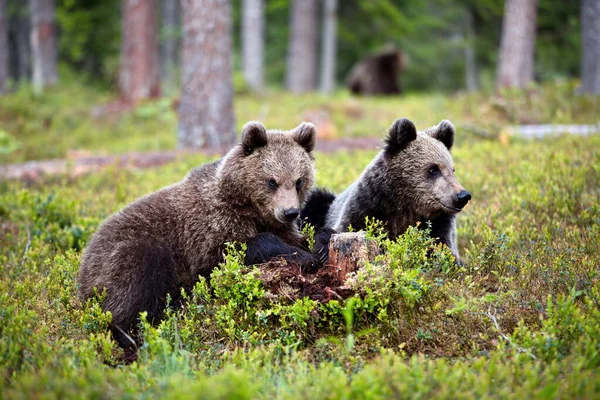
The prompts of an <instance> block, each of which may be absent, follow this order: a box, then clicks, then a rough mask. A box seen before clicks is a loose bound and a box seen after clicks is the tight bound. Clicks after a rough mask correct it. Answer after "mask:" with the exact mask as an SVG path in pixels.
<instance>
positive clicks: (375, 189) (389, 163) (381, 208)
mask: <svg viewBox="0 0 600 400" xmlns="http://www.w3.org/2000/svg"><path fill="white" fill-rule="evenodd" d="M454 134H455V131H454V126H453V125H452V124H451V123H450V122H449V121H442V122H440V123H439V125H437V126H434V127H432V128H429V129H427V130H426V131H425V132H417V129H416V128H415V125H414V124H413V123H412V122H411V121H410V120H408V119H404V118H402V119H398V120H396V122H394V124H393V125H392V127H391V128H390V129H389V133H388V137H387V139H386V145H385V147H384V149H383V151H382V152H380V153H379V154H378V155H377V156H376V157H375V159H374V160H373V161H371V163H370V164H369V165H368V166H367V167H366V168H365V170H364V171H363V173H362V175H361V176H360V178H358V180H357V181H355V182H354V183H353V184H352V185H350V187H349V188H348V189H346V190H345V191H344V192H343V193H341V194H340V195H338V196H337V197H336V196H335V195H334V194H332V193H330V192H328V191H326V190H323V189H316V190H314V191H313V192H312V193H311V194H310V195H309V199H308V201H307V203H306V206H305V208H304V209H303V210H302V214H301V216H300V218H301V221H302V223H310V224H312V225H313V226H315V228H316V229H320V228H322V227H327V228H332V229H334V230H336V231H338V232H345V231H347V230H348V226H350V225H351V226H352V228H353V229H354V230H362V229H365V218H366V217H370V218H375V219H377V220H379V221H382V222H383V223H384V224H385V227H386V228H387V232H388V234H389V237H390V238H391V239H395V238H396V237H398V236H399V235H401V234H402V233H404V232H405V231H406V229H407V228H408V227H409V226H411V225H415V224H416V223H417V222H420V223H421V226H422V227H426V226H427V224H426V223H427V222H430V223H431V236H432V237H434V238H437V241H438V242H441V243H444V244H445V245H446V246H448V247H449V248H450V250H451V251H452V254H454V257H455V258H456V262H457V263H460V262H461V261H460V256H459V254H458V247H457V245H456V215H457V214H458V213H459V212H460V211H462V209H463V207H464V206H465V205H466V204H467V203H468V202H469V200H471V194H470V193H469V192H468V191H466V190H465V188H464V187H463V186H462V185H461V184H460V183H459V182H458V181H457V180H456V178H455V177H454V162H453V160H452V156H451V155H450V149H451V148H452V145H453V144H454Z"/></svg>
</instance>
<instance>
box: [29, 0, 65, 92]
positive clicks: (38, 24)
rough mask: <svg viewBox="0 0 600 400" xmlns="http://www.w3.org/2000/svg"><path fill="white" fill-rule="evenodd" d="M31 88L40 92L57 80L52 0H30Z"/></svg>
mask: <svg viewBox="0 0 600 400" xmlns="http://www.w3.org/2000/svg"><path fill="white" fill-rule="evenodd" d="M29 6H30V8H31V55H32V64H33V77H32V81H33V89H34V91H35V92H36V93H41V92H42V91H43V90H44V88H45V87H47V86H52V85H54V84H56V82H57V81H58V73H57V70H56V55H57V54H56V29H55V26H54V18H55V15H54V0H30V2H29Z"/></svg>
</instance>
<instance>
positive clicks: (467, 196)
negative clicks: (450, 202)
mask: <svg viewBox="0 0 600 400" xmlns="http://www.w3.org/2000/svg"><path fill="white" fill-rule="evenodd" d="M456 198H457V200H458V202H457V203H458V205H459V206H460V208H463V207H464V206H466V205H467V203H468V202H469V200H471V193H469V192H468V191H466V190H461V191H460V192H459V193H458V194H457V195H456Z"/></svg>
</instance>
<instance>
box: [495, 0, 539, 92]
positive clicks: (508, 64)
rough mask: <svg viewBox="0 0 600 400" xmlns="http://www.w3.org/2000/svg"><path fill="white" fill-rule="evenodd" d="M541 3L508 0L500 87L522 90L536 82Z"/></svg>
mask: <svg viewBox="0 0 600 400" xmlns="http://www.w3.org/2000/svg"><path fill="white" fill-rule="evenodd" d="M537 5H538V0H506V3H505V4H504V18H503V21H502V38H501V40H500V59H499V64H498V77H497V81H496V86H497V87H512V88H523V87H525V86H526V85H527V84H528V83H530V82H531V81H533V73H534V49H535V31H536V21H537Z"/></svg>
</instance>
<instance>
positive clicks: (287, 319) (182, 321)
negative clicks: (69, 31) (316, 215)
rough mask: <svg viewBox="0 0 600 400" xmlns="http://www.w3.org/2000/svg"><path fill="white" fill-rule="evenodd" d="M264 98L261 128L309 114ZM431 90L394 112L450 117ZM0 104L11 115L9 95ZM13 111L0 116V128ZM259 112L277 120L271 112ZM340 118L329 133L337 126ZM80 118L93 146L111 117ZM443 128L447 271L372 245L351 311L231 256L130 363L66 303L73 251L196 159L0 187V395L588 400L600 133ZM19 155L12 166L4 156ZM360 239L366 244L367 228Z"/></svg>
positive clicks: (424, 246)
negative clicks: (451, 247)
mask: <svg viewBox="0 0 600 400" xmlns="http://www.w3.org/2000/svg"><path fill="white" fill-rule="evenodd" d="M541 90H544V89H541ZM557 90H558V89H557ZM23 93H24V92H19V93H17V94H15V95H14V96H17V97H18V96H24V94H23ZM97 95H98V94H97ZM511 95H512V94H511ZM49 96H64V97H65V98H66V97H69V96H68V94H64V93H63V94H61V93H60V92H57V93H55V94H53V95H49ZM98 96H100V95H98ZM273 96H275V97H269V101H271V100H272V99H275V98H279V100H280V101H279V103H280V104H282V105H283V104H287V103H286V102H289V104H290V107H292V105H293V107H294V108H291V109H292V110H294V111H289V110H288V111H289V113H290V114H289V115H292V113H294V114H293V115H294V116H293V117H290V116H288V117H287V118H288V119H285V120H284V118H286V117H285V115H284V112H283V111H282V112H281V116H280V117H277V118H281V123H282V124H284V123H285V125H286V126H291V125H293V123H295V122H293V123H292V121H291V120H290V118H296V117H297V118H298V121H299V120H300V119H301V116H298V114H296V113H300V112H301V111H302V110H304V109H305V107H308V106H305V105H304V106H303V105H300V103H301V101H300V100H299V101H298V103H295V102H294V101H293V99H292V98H291V97H289V96H287V95H284V94H279V93H276V94H273ZM338 96H339V100H340V101H339V102H338V101H336V100H334V101H331V102H330V101H326V100H324V99H322V98H320V97H319V96H316V95H313V96H307V97H306V99H310V101H311V102H312V101H315V102H317V100H318V102H322V103H319V104H326V105H328V106H329V107H331V108H332V109H334V110H342V109H343V107H345V106H344V104H348V103H349V102H359V103H360V104H366V105H367V106H365V107H366V109H367V110H368V111H365V112H372V113H373V116H371V117H369V118H373V120H375V119H376V120H377V121H378V122H377V124H378V125H376V126H377V129H376V130H379V131H381V130H382V129H384V127H385V126H387V125H388V124H390V123H391V121H392V120H393V119H394V118H395V117H396V116H398V115H396V114H393V113H392V111H393V110H395V109H396V106H395V103H396V100H393V101H392V100H389V99H373V100H367V99H361V100H355V99H351V98H348V97H345V95H343V94H339V95H338ZM478 96H482V97H481V98H484V97H483V95H472V96H471V95H469V96H466V95H464V97H460V96H459V97H458V98H459V99H462V100H460V101H462V102H463V103H460V102H457V103H456V104H454V105H453V106H450V107H449V109H450V110H451V111H450V112H458V113H459V114H457V116H459V117H460V118H459V119H460V120H464V121H467V120H468V119H469V118H475V119H476V118H478V117H476V114H473V115H469V114H468V113H466V112H464V110H462V109H461V107H464V104H466V102H469V103H472V104H477V102H478V101H477V100H476V99H477V98H478ZM514 96H515V101H517V100H519V99H520V98H519V97H518V96H516V95H514ZM558 97H559V96H557V98H558ZM435 98H438V97H436V96H415V97H408V98H407V99H403V100H398V102H406V103H404V104H406V105H407V107H408V104H409V102H410V104H412V106H411V107H413V108H410V110H411V112H412V111H413V110H414V114H416V115H417V117H415V116H414V115H412V114H410V113H408V112H407V113H406V114H405V113H404V112H401V113H400V114H402V115H406V116H408V117H410V118H413V119H415V120H416V119H417V118H422V120H423V121H425V122H423V124H424V125H427V124H433V123H435V122H437V120H438V119H441V118H445V117H446V118H447V117H448V115H435V114H431V115H429V114H427V113H426V112H425V110H426V108H427V107H426V106H424V105H423V104H427V102H430V101H433V100H432V99H435ZM336 99H337V98H336ZM439 99H440V100H439V101H440V102H441V104H446V105H448V104H451V103H453V101H454V99H453V98H444V97H439ZM486 99H487V100H486V101H489V102H491V101H492V100H490V99H489V98H486ZM2 101H3V102H8V103H11V102H13V104H17V101H16V100H15V99H14V98H13V99H10V98H9V99H4V100H2ZM65 101H66V100H65ZM261 101H262V100H259V101H257V100H255V101H254V102H252V101H251V100H250V99H249V98H248V99H245V100H244V99H242V100H240V101H239V102H238V107H241V105H242V104H244V102H247V103H248V105H247V107H248V109H249V110H250V109H252V110H255V111H251V110H250V111H248V114H249V115H250V114H251V113H252V112H257V111H256V110H260V105H259V104H260V103H261ZM519 101H520V100H519ZM523 101H524V100H523ZM588 101H591V100H589V99H587V100H586V99H585V98H584V99H581V102H582V103H581V104H583V103H585V102H588ZM482 102H483V100H482ZM551 102H552V101H551V100H547V99H545V100H542V103H545V104H549V103H551ZM44 104H46V106H47V107H50V108H51V107H56V109H55V111H54V113H55V114H56V115H63V113H65V114H66V113H68V111H66V110H63V109H62V108H59V107H58V106H53V105H52V104H51V102H46V103H44ZM156 104H158V103H156ZM310 104H313V103H310ZM581 104H580V105H566V106H565V107H571V108H572V109H575V107H581V108H578V109H577V110H580V111H581V110H583V111H582V114H581V115H579V114H578V113H577V118H575V117H573V116H571V117H569V118H571V120H575V121H582V122H584V117H585V118H591V116H590V114H586V113H585V112H584V111H585V110H586V108H585V107H584V105H581ZM23 107H25V105H23ZM482 107H483V106H482ZM531 107H534V108H535V107H538V108H539V106H537V105H531ZM31 108H32V109H33V108H35V107H31ZM83 109H84V107H82V110H83ZM562 109H564V107H563V108H562ZM36 110H37V109H36ZM418 110H422V112H423V114H419V111H418ZM452 110H459V111H452ZM461 110H462V111H461ZM36 112H41V111H40V110H37V111H36ZM49 112H50V111H49ZM81 112H82V113H84V111H81ZM86 112H87V111H86ZM387 112H389V113H390V115H387ZM439 112H440V114H441V111H439ZM519 112H522V111H519ZM11 113H12V111H7V109H6V108H2V111H0V114H2V121H6V119H5V116H6V115H8V114H11ZM375 113H381V114H375ZM240 114H242V113H241V112H240V113H238V115H240ZM11 115H12V114H11ZM269 115H271V116H272V118H273V120H272V121H273V122H272V123H273V124H274V125H275V124H276V123H277V122H276V121H277V120H276V117H275V115H278V114H275V111H274V110H273V114H271V112H269ZM335 115H337V114H335ZM340 115H341V114H340ZM340 115H338V117H339V118H340V121H341V122H340V124H342V123H344V124H348V125H351V124H352V119H351V117H346V118H342V117H340ZM523 115H524V114H523ZM586 115H587V117H586ZM78 118H79V117H78ZM85 118H87V117H81V119H82V120H85ZM127 118H131V119H132V120H133V119H136V118H139V117H136V116H127V117H123V118H122V119H121V120H119V121H117V122H114V124H116V125H115V126H120V128H119V129H126V126H127V124H132V125H136V124H135V123H133V122H132V121H130V122H129V123H127V124H125V122H123V121H124V120H126V119H127ZM268 118H271V117H268ZM268 118H267V124H269V123H270V122H269V119H268ZM427 118H431V120H429V119H427ZM457 118H458V117H457ZM56 119H59V117H56ZM451 119H456V118H451ZM78 120H79V119H78ZM551 120H552V121H558V120H560V118H558V117H556V118H554V119H551ZM160 121H161V117H157V116H156V115H154V116H153V117H148V120H147V122H145V124H146V125H145V126H146V127H154V128H153V129H157V130H160V129H159V128H158V126H162V125H161V124H162V122H160ZM495 121H498V123H500V121H503V123H507V120H506V119H504V120H502V119H500V118H499V119H497V120H495ZM561 121H562V120H561ZM563 122H566V121H563ZM587 122H589V121H587ZM86 123H89V124H90V125H89V127H90V128H89V129H90V130H91V131H90V132H94V135H96V134H98V135H101V133H98V132H105V130H107V129H108V126H109V125H110V123H109V122H99V123H98V126H96V124H95V123H94V122H93V120H92V119H90V120H89V121H88V122H86ZM361 123H366V122H365V121H362V120H361ZM56 124H58V122H56ZM121 124H124V125H121ZM336 124H337V123H336ZM54 125H55V124H54V123H53V124H52V126H54ZM420 125H421V124H420ZM130 126H131V125H130ZM164 126H167V125H164ZM340 126H341V125H340ZM5 129H6V126H5ZM51 129H54V128H51ZM132 129H133V131H134V132H136V134H137V132H139V131H138V130H137V129H140V131H141V130H142V129H141V128H137V127H136V128H135V129H134V128H132ZM31 132H32V133H31V134H32V135H34V136H35V135H38V136H39V137H42V136H43V132H39V130H38V129H32V131H31ZM153 132H155V131H153ZM363 132H364V134H368V133H367V131H366V129H365V131H363ZM357 134H361V132H358V133H357ZM458 135H459V137H458V138H457V145H456V146H455V149H454V150H453V155H454V160H455V164H456V168H457V172H456V175H457V178H458V180H459V181H460V182H461V183H462V184H463V185H464V186H465V187H466V188H467V189H468V190H469V191H470V192H471V193H473V196H474V198H473V200H472V202H470V203H469V205H468V206H467V208H466V209H465V210H464V211H463V213H461V215H460V217H459V222H458V237H459V248H460V251H461V254H462V255H463V259H464V261H465V266H463V267H460V268H459V267H456V266H455V265H454V264H453V263H452V262H451V259H450V257H449V255H448V251H447V249H444V248H441V247H437V246H435V245H434V244H433V243H432V242H431V240H429V239H428V237H426V236H425V235H423V234H422V232H421V231H418V230H409V231H408V232H407V233H406V234H405V235H404V236H402V237H401V238H399V240H398V241H396V242H391V241H388V240H386V239H384V238H379V241H380V245H381V246H382V247H383V248H384V249H385V250H386V252H385V253H384V255H382V256H381V257H379V258H378V259H377V260H376V261H375V262H373V263H371V264H368V265H365V266H364V267H363V268H362V269H361V272H360V273H358V274H357V275H356V277H355V278H354V279H353V282H352V285H353V287H354V288H355V289H357V294H356V295H355V296H353V297H352V298H351V299H350V300H347V301H345V302H341V301H337V300H333V301H330V302H329V303H326V304H319V303H316V302H313V301H310V300H307V299H303V300H298V301H293V302H292V301H287V302H286V301H284V300H282V299H279V300H277V301H272V300H270V299H271V297H270V296H269V295H268V293H267V292H266V289H265V288H264V287H263V286H261V284H260V281H259V280H258V279H257V277H256V274H255V273H254V272H253V271H252V269H248V268H244V267H242V266H241V262H240V261H241V259H240V258H241V257H242V256H241V255H240V254H238V253H237V252H235V251H232V252H230V253H229V255H228V257H227V260H226V263H225V264H224V265H222V266H221V267H220V268H219V269H218V270H216V272H215V273H213V275H212V276H211V278H210V283H211V284H212V285H213V287H214V288H216V289H215V290H209V289H208V286H207V282H204V281H200V282H199V284H198V285H196V287H195V288H194V290H193V292H192V293H188V294H187V296H188V301H187V303H186V304H185V306H184V307H182V308H175V309H170V310H169V312H168V313H167V316H166V318H165V320H164V321H163V323H161V324H160V325H158V326H151V325H149V324H147V323H143V331H144V337H145V344H144V346H143V347H142V349H141V351H140V360H139V362H137V363H134V364H133V365H130V366H120V365H118V363H117V359H116V357H117V356H118V354H119V351H118V349H117V348H116V345H115V344H114V343H113V342H112V341H111V338H110V335H109V334H108V332H107V330H106V327H107V324H108V323H109V321H110V315H107V314H104V313H102V310H101V307H100V305H99V302H98V301H89V302H87V303H86V304H84V303H82V302H81V301H80V300H79V299H78V298H77V295H76V291H77V287H76V274H77V271H78V268H79V258H80V253H81V250H82V248H83V247H84V245H85V243H86V242H87V241H88V240H89V238H90V236H91V235H92V233H93V232H94V231H95V230H96V229H97V227H98V225H99V223H100V222H101V221H102V220H103V219H104V218H106V217H107V216H108V215H110V214H111V213H113V212H115V211H116V210H118V209H119V208H121V207H122V206H124V205H125V204H127V203H128V202H130V201H132V200H134V199H136V198H137V197H139V196H142V195H144V194H146V193H149V192H151V191H153V190H156V189H158V188H160V187H162V186H164V185H168V184H171V183H173V182H175V181H177V180H179V179H181V178H182V177H183V176H184V175H185V173H186V172H187V171H188V170H189V169H190V168H192V167H193V166H195V165H198V164H199V163H203V162H206V161H208V159H207V158H206V157H204V156H202V155H198V154H196V155H188V156H186V157H184V158H182V159H181V160H180V161H178V162H177V163H174V164H170V165H167V166H164V167H160V168H156V169H149V170H135V171H124V170H117V169H114V168H113V169H110V168H109V169H106V170H103V171H101V172H99V173H97V174H94V175H89V176H84V177H80V178H77V179H73V178H68V177H53V178H47V179H46V180H44V181H41V182H37V183H21V182H0V247H1V248H2V253H0V336H1V337H2V340H1V341H0V397H2V398H32V397H33V398H37V397H40V398H88V397H89V398H114V397H123V398H175V399H177V398H189V397H202V398H214V399H223V398H238V399H246V398H247V399H250V398H281V399H288V398H289V399H292V398H294V399H295V398H331V399H335V398H343V399H351V398H357V399H358V398H360V399H362V398H372V399H375V398H391V397H415V398H527V397H529V398H544V399H545V398H548V399H550V398H553V399H554V398H596V397H598V395H599V393H600V291H599V287H600V285H599V283H600V282H599V281H600V268H599V265H600V253H599V252H598V240H599V238H600V207H599V206H598V198H600V137H599V136H598V135H596V136H590V137H585V138H581V137H567V136H565V137H557V138H548V139H545V140H542V141H522V140H513V141H511V142H509V143H501V142H499V141H483V140H480V139H476V138H474V137H471V136H468V135H467V134H465V133H464V132H462V131H459V133H458ZM118 136H119V135H116V137H118ZM141 138H142V135H140V136H139V140H140V141H139V143H143V140H142V139H141ZM19 140H20V139H19ZM72 140H73V143H75V142H77V139H76V138H75V136H73V139H72ZM119 140H122V141H121V143H120V144H115V143H112V140H107V139H106V138H105V139H104V140H102V141H99V142H98V143H102V145H103V146H107V147H105V151H124V150H130V148H129V143H134V142H127V140H124V139H116V141H117V142H118V141H119ZM132 140H133V139H132ZM136 140H138V139H136ZM65 141H66V139H65ZM20 143H21V146H25V147H21V150H19V151H23V149H24V148H28V147H27V146H31V149H32V150H30V153H28V154H30V155H33V154H43V152H45V151H49V149H43V148H37V147H36V146H33V144H32V142H27V141H26V140H23V141H21V142H20ZM25 143H29V144H27V145H26V144H25ZM77 143H79V142H77ZM48 146H49V145H48ZM78 146H79V145H77V147H78ZM111 146H115V147H111ZM49 147H50V146H49ZM65 149H66V148H63V150H61V151H64V150H65ZM19 154H20V155H17V154H16V153H14V154H13V153H11V154H10V155H9V157H14V158H13V160H18V159H19V158H18V157H23V154H24V153H19ZM57 154H59V153H57ZM374 154H375V153H374V152H372V151H354V152H339V153H334V154H328V155H324V154H319V153H317V154H316V165H317V183H318V184H319V185H321V186H327V187H329V188H331V189H333V190H335V191H341V190H343V189H344V188H345V187H347V186H348V185H349V184H350V183H351V182H352V181H353V180H354V179H356V177H357V176H358V175H359V174H360V171H361V170H362V168H364V166H365V165H367V164H368V162H369V161H370V160H371V158H372V157H373V156H374ZM22 159H24V158H22ZM371 231H372V232H371V234H372V235H373V236H378V234H377V228H376V227H373V228H372V230H371ZM426 254H429V256H425V255H426ZM224 288H226V289H227V290H223V289H224Z"/></svg>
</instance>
